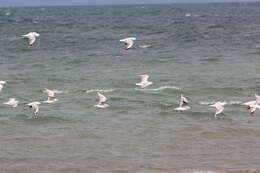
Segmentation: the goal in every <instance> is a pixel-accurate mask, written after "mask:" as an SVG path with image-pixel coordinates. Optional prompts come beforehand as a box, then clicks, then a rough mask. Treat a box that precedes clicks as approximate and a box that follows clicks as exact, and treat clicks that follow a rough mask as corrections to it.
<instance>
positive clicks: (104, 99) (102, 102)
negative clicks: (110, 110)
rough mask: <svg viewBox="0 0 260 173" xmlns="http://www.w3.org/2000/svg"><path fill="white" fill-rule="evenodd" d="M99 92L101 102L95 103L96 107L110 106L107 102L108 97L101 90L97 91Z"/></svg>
mask: <svg viewBox="0 0 260 173" xmlns="http://www.w3.org/2000/svg"><path fill="white" fill-rule="evenodd" d="M97 94H98V97H99V102H98V104H97V105H95V107H98V108H107V107H109V105H108V104H107V98H106V97H105V96H104V95H103V94H100V93H99V92H97Z"/></svg>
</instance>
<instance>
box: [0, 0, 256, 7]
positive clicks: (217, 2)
mask: <svg viewBox="0 0 260 173" xmlns="http://www.w3.org/2000/svg"><path fill="white" fill-rule="evenodd" d="M222 3H223V4H228V3H246V4H247V3H260V1H257V0H249V1H246V0H241V1H234V0H229V1H224V2H223V1H221V0H220V1H215V2H188V1H184V2H162V3H160V2H158V3H157V2H155V3H152V2H150V3H107V4H106V3H104V4H64V5H62V4H53V5H51V4H50V5H47V4H46V5H37V4H35V5H0V8H13V7H70V6H71V7H78V6H127V5H167V4H171V5H174V4H222Z"/></svg>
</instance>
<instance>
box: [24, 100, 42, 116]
mask: <svg viewBox="0 0 260 173" xmlns="http://www.w3.org/2000/svg"><path fill="white" fill-rule="evenodd" d="M40 104H41V103H40V102H37V101H36V102H31V103H29V104H27V105H28V106H29V107H30V108H31V109H32V111H33V114H34V116H35V117H37V114H38V112H39V105H40Z"/></svg>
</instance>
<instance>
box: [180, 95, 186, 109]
mask: <svg viewBox="0 0 260 173" xmlns="http://www.w3.org/2000/svg"><path fill="white" fill-rule="evenodd" d="M185 104H186V105H187V104H188V99H187V98H186V97H184V96H183V95H182V94H181V101H180V107H182V106H183V105H185Z"/></svg>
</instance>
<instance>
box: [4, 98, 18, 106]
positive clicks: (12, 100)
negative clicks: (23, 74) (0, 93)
mask: <svg viewBox="0 0 260 173" xmlns="http://www.w3.org/2000/svg"><path fill="white" fill-rule="evenodd" d="M18 103H19V101H17V100H16V99H15V98H9V100H8V101H7V102H4V103H3V104H5V105H9V106H11V107H13V108H15V107H17V106H18Z"/></svg>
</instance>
